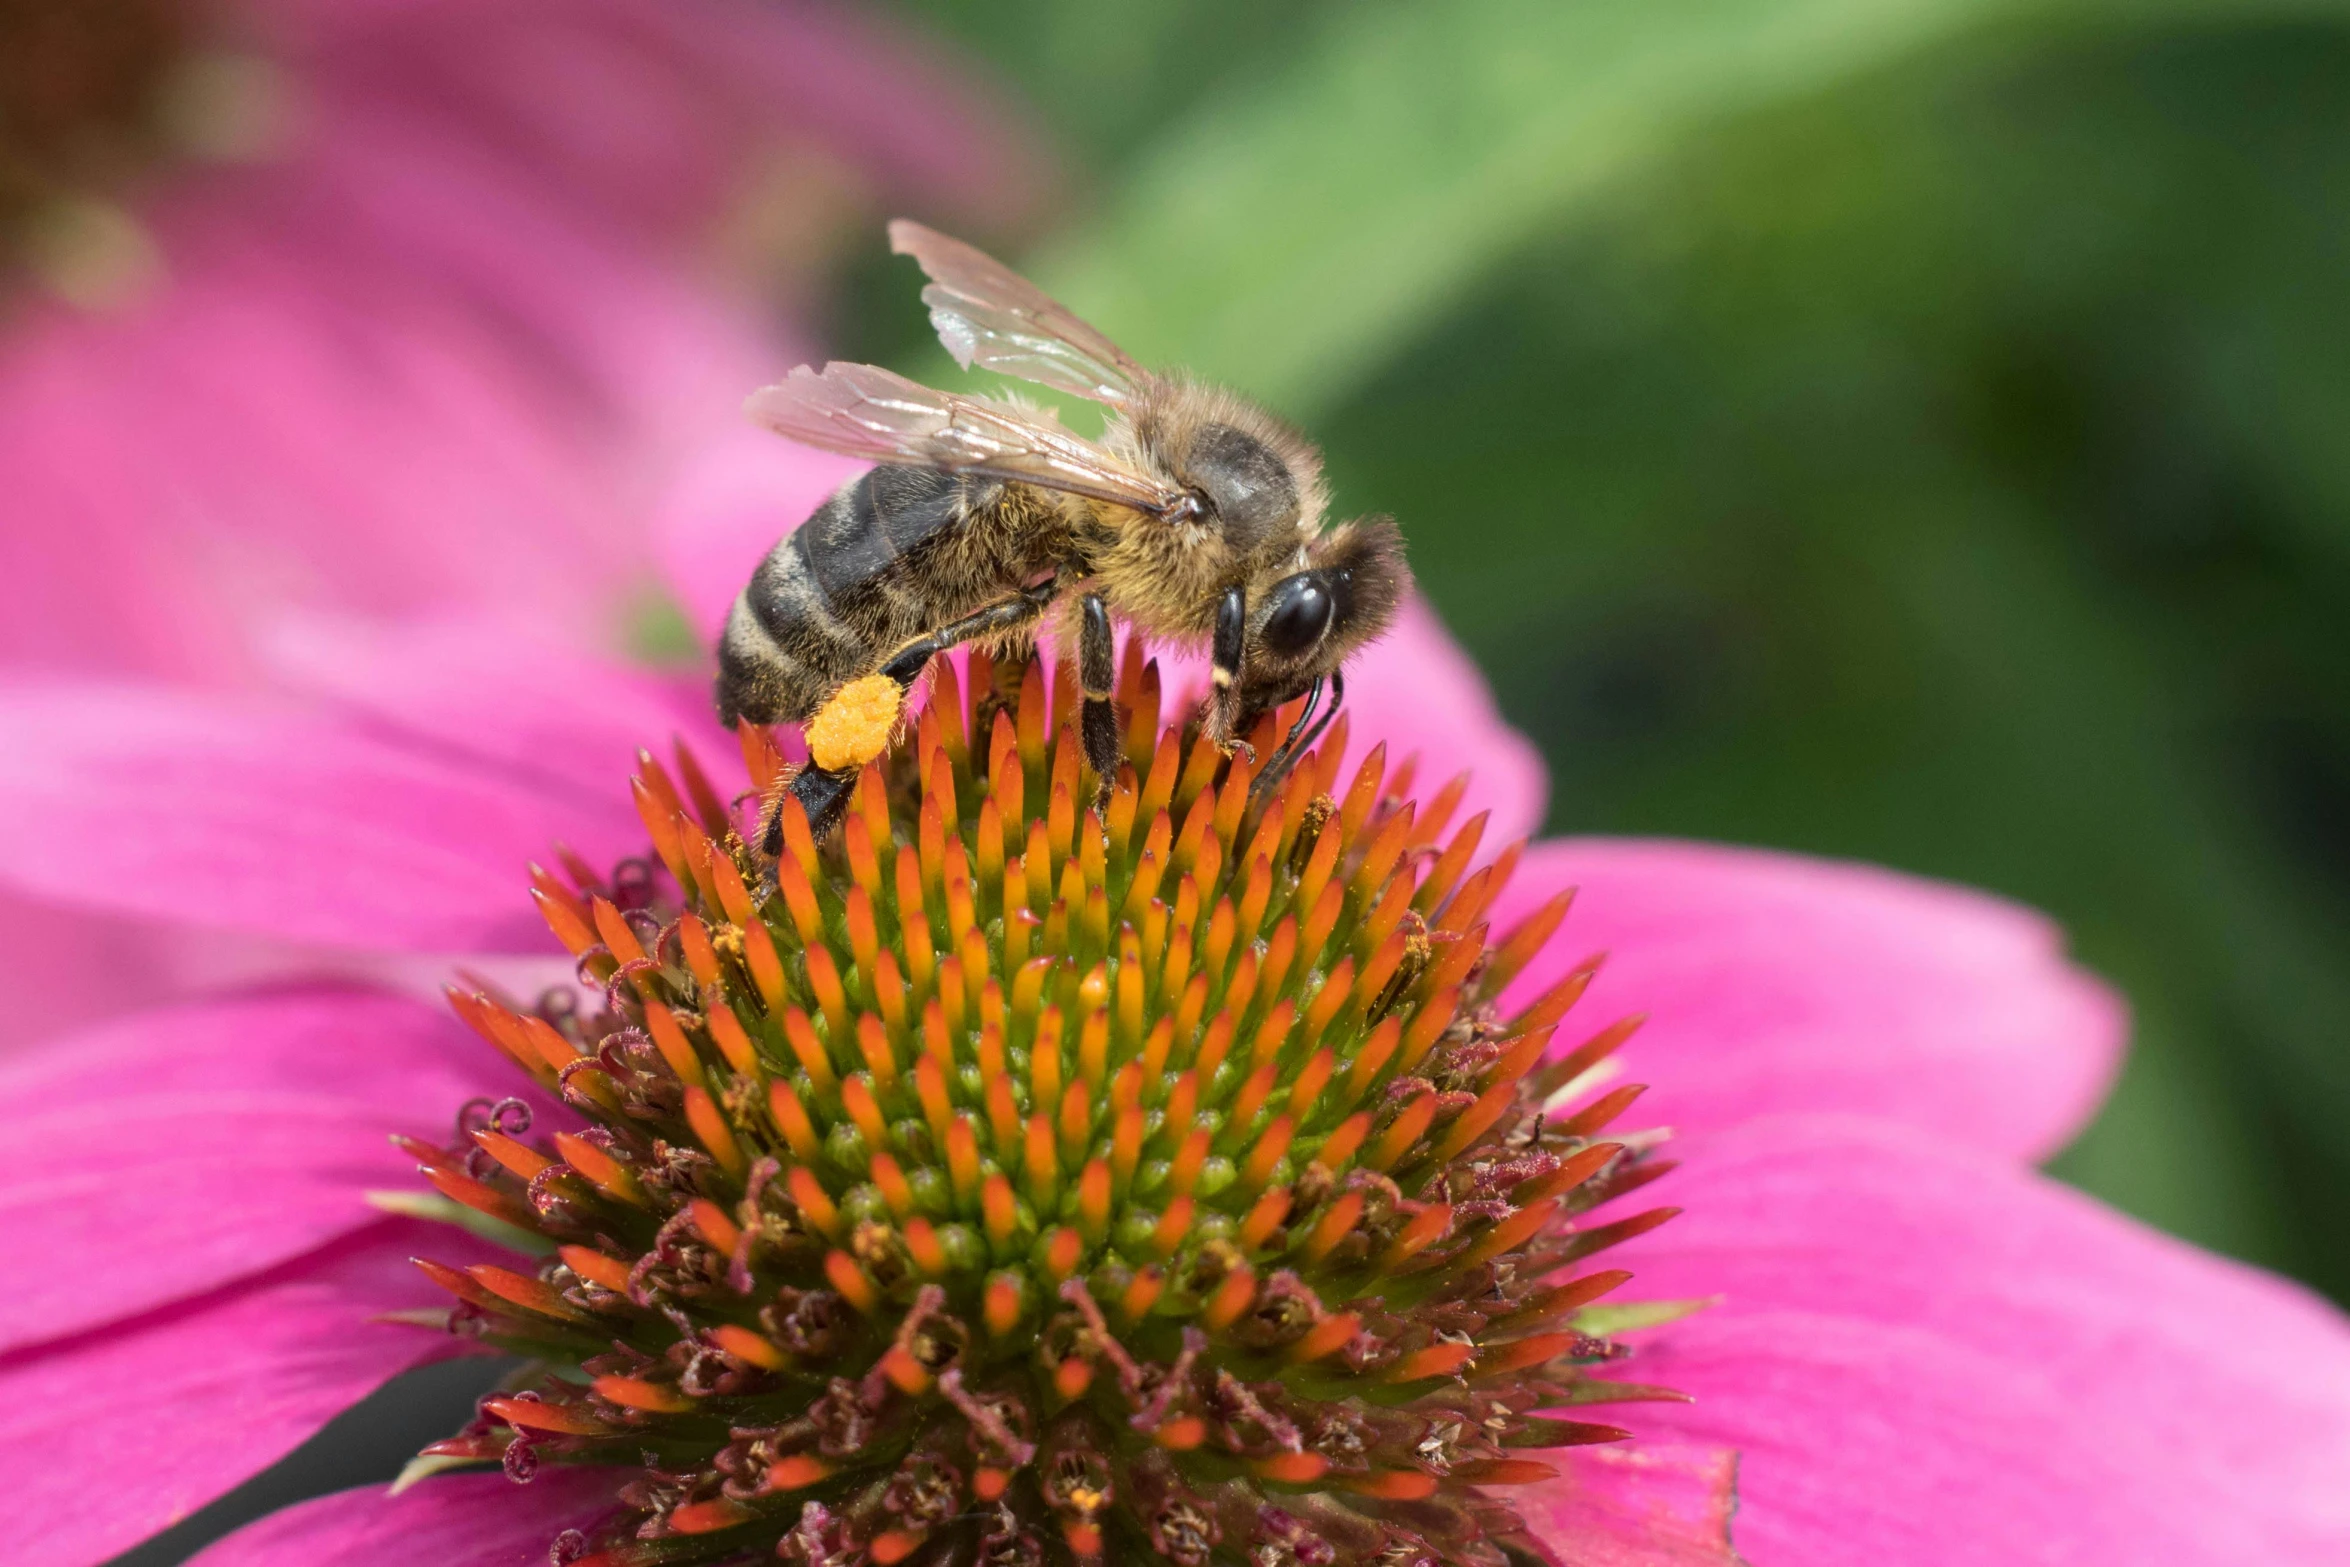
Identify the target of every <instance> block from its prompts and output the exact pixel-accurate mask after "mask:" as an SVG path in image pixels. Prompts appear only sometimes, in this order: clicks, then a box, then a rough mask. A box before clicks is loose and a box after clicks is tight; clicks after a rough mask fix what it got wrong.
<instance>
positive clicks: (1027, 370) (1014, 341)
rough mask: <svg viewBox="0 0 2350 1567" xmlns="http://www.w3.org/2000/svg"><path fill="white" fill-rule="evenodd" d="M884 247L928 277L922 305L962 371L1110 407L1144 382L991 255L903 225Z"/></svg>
mask: <svg viewBox="0 0 2350 1567" xmlns="http://www.w3.org/2000/svg"><path fill="white" fill-rule="evenodd" d="M889 243H890V248H891V249H892V250H894V251H896V252H897V253H898V254H899V255H901V256H912V257H913V258H914V259H915V260H916V261H918V262H920V263H921V264H922V270H923V271H924V272H926V273H928V274H929V276H930V286H929V287H928V288H925V289H924V290H922V302H923V303H924V304H926V305H928V306H929V307H930V323H931V325H932V326H933V327H935V328H937V330H938V340H939V341H940V342H942V343H944V344H946V348H947V352H948V353H950V354H953V355H954V356H955V362H956V363H957V364H959V365H961V366H962V367H963V368H964V369H966V370H968V369H970V368H971V367H972V365H974V364H977V365H979V366H981V367H982V368H984V369H988V370H993V371H995V372H997V373H998V374H1000V375H1010V376H1018V377H1019V378H1020V379H1021V380H1023V381H1034V382H1037V383H1038V384H1040V385H1043V386H1049V387H1053V388H1055V389H1056V390H1059V391H1063V392H1071V393H1074V394H1076V395H1077V396H1079V397H1090V398H1092V399H1093V400H1094V401H1095V402H1097V403H1108V404H1110V405H1111V406H1112V407H1122V406H1124V405H1125V403H1126V402H1127V401H1128V400H1129V399H1131V398H1132V397H1133V396H1134V394H1135V392H1136V391H1137V390H1138V389H1139V388H1140V387H1141V386H1142V384H1143V383H1144V382H1146V381H1148V380H1149V379H1150V372H1149V371H1147V370H1145V369H1143V367H1142V366H1140V365H1138V364H1136V363H1135V362H1134V361H1133V360H1132V359H1131V358H1129V357H1127V354H1126V351H1125V350H1124V349H1122V348H1120V347H1119V346H1118V345H1117V344H1115V343H1113V342H1111V341H1110V340H1109V339H1108V338H1106V337H1104V336H1102V334H1101V333H1100V332H1098V331H1096V330H1094V328H1092V327H1091V326H1088V325H1087V324H1086V323H1085V322H1084V321H1082V320H1080V319H1079V318H1078V317H1077V316H1076V315H1074V314H1072V313H1071V312H1070V310H1069V309H1068V307H1067V306H1065V305H1063V304H1062V303H1061V302H1060V301H1059V300H1057V299H1055V298H1053V297H1052V296H1051V295H1050V294H1047V293H1046V292H1045V291H1044V290H1043V289H1041V288H1038V287H1037V286H1036V285H1035V284H1034V283H1031V282H1029V281H1028V280H1027V279H1026V278H1024V277H1022V276H1020V274H1019V273H1017V272H1014V271H1013V270H1012V269H1011V268H1010V267H1007V266H1005V265H1004V264H1003V263H1002V262H1000V261H998V260H996V259H995V258H994V257H993V256H990V255H988V254H986V253H985V252H983V251H979V250H975V249H973V248H972V247H971V246H969V245H966V244H964V243H963V242H962V241H961V240H959V239H953V238H950V237H949V236H947V235H945V234H941V233H939V232H938V231H937V230H936V229H926V228H924V227H923V226H922V225H921V224H919V223H911V222H908V221H907V220H906V219H904V218H899V219H898V220H897V221H896V222H894V223H892V224H890V226H889Z"/></svg>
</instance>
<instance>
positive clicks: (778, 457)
mask: <svg viewBox="0 0 2350 1567" xmlns="http://www.w3.org/2000/svg"><path fill="white" fill-rule="evenodd" d="M867 466H868V465H867V464H865V463H861V462H852V461H850V460H849V459H848V458H846V457H835V456H833V455H832V454H831V453H829V452H819V451H812V450H810V449H809V448H807V447H804V446H795V445H793V444H792V443H791V442H789V441H786V440H783V439H781V438H780V437H778V436H775V435H773V434H771V433H769V432H768V431H766V430H762V429H759V428H757V427H755V426H754V425H752V424H751V422H750V420H749V419H747V418H745V417H744V416H743V415H742V414H741V413H740V412H739V411H738V412H737V413H736V415H735V417H734V419H733V421H732V423H730V424H729V425H727V426H726V427H725V433H724V434H722V435H719V436H717V437H715V438H714V439H713V440H712V441H711V442H710V443H709V444H708V445H707V446H705V447H704V448H703V449H702V450H701V451H699V452H697V453H696V454H695V455H694V457H693V459H692V461H691V462H689V463H687V464H686V465H685V466H684V467H683V468H682V469H681V470H680V472H679V474H678V476H677V480H676V484H675V487H674V488H673V489H672V490H671V492H670V493H669V494H667V495H665V496H663V497H662V500H661V506H660V512H659V515H658V518H657V520H656V523H655V533H654V546H655V548H656V550H658V552H659V555H660V560H661V569H662V571H663V573H664V575H665V576H666V578H667V580H668V583H669V588H670V591H671V592H673V593H675V594H676V595H677V598H678V602H679V603H681V604H682V605H684V606H685V612H686V619H687V621H688V623H690V624H691V625H692V627H693V632H694V635H695V636H696V637H698V638H700V639H701V641H702V644H703V645H704V646H714V645H715V644H716V642H717V640H718V633H719V630H720V629H721V628H722V627H723V626H724V625H725V624H726V612H727V611H728V610H729V609H731V608H732V607H733V605H734V599H735V595H736V594H738V593H740V592H742V590H743V584H744V583H746V582H748V581H750V580H751V573H752V571H753V570H755V569H756V568H757V566H758V564H759V562H760V561H762V560H764V559H765V558H766V557H767V552H768V551H769V550H772V549H773V548H775V541H776V540H778V539H780V538H782V537H783V536H784V535H785V534H787V533H790V532H791V531H792V530H794V529H795V528H797V527H799V525H800V524H801V523H803V522H805V521H807V520H808V516H809V514H810V513H811V512H813V511H815V509H816V508H817V507H819V506H821V505H823V504H824V501H825V499H826V497H828V496H830V495H831V494H832V492H833V491H834V490H837V489H839V488H840V487H841V486H842V485H844V484H846V483H848V482H849V481H850V480H851V479H854V478H855V477H857V475H859V474H861V473H863V472H864V471H865V469H866V467H867Z"/></svg>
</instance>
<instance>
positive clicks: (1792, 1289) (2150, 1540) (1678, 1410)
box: [1617, 1118, 2350, 1567]
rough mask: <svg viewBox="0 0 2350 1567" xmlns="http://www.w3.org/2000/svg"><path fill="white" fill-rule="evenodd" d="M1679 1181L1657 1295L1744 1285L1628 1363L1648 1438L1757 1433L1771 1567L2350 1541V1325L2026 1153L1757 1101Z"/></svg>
mask: <svg viewBox="0 0 2350 1567" xmlns="http://www.w3.org/2000/svg"><path fill="white" fill-rule="evenodd" d="M1685 1152H1686V1153H1687V1155H1688V1163H1687V1165H1686V1166H1685V1167H1684V1168H1683V1169H1682V1170H1681V1171H1680V1172H1679V1173H1677V1174H1676V1175H1674V1176H1673V1177H1671V1178H1670V1179H1669V1180H1667V1181H1666V1182H1664V1183H1662V1185H1661V1186H1660V1187H1658V1188H1656V1189H1655V1190H1657V1191H1658V1192H1659V1193H1660V1194H1661V1195H1663V1196H1665V1197H1666V1198H1668V1200H1670V1201H1673V1202H1677V1203H1680V1204H1683V1205H1685V1207H1686V1208H1687V1212H1686V1213H1685V1214H1684V1215H1683V1216H1682V1217H1681V1218H1679V1219H1677V1220H1675V1221H1674V1222H1673V1223H1671V1224H1668V1225H1666V1226H1665V1227H1664V1228H1663V1229H1662V1230H1659V1231H1657V1232H1656V1233H1655V1234H1654V1235H1653V1236H1650V1237H1647V1238H1644V1239H1643V1240H1642V1241H1639V1242H1636V1243H1635V1244H1634V1245H1633V1246H1632V1247H1630V1248H1627V1252H1626V1254H1625V1256H1624V1262H1625V1265H1626V1266H1628V1267H1630V1268H1632V1269H1633V1270H1634V1271H1635V1273H1636V1275H1637V1278H1636V1282H1635V1283H1634V1284H1633V1285H1632V1286H1630V1287H1629V1288H1627V1290H1626V1291H1625V1294H1626V1296H1627V1297H1629V1296H1631V1295H1632V1294H1634V1293H1635V1292H1637V1293H1638V1294H1639V1295H1641V1296H1643V1297H1647V1298H1659V1299H1680V1298H1687V1297H1698V1296H1707V1295H1715V1294H1719V1295H1721V1296H1723V1297H1725V1300H1724V1303H1723V1304H1722V1305H1720V1306H1717V1307H1715V1308H1713V1309H1712V1310H1709V1311H1706V1312H1703V1313H1701V1314H1699V1315H1698V1316H1696V1317H1693V1318H1690V1319H1687V1320H1685V1321H1683V1322H1680V1323H1676V1324H1674V1325H1673V1326H1671V1327H1669V1328H1664V1329H1660V1330H1657V1332H1656V1333H1655V1335H1654V1342H1653V1345H1652V1347H1650V1348H1649V1349H1648V1351H1647V1353H1646V1354H1645V1355H1643V1356H1642V1357H1640V1358H1638V1359H1636V1360H1634V1361H1633V1362H1632V1363H1631V1364H1630V1365H1629V1366H1628V1367H1626V1368H1625V1370H1624V1372H1623V1374H1624V1375H1628V1376H1632V1377H1635V1378H1637V1379H1639V1380H1643V1381H1654V1382H1660V1383H1663V1384H1665V1385H1668V1386H1672V1387H1677V1388H1680V1389H1682V1390H1684V1391H1686V1392H1688V1393H1691V1394H1693V1395H1695V1397H1696V1400H1697V1401H1696V1403H1694V1404H1693V1405H1688V1406H1665V1405H1627V1406H1620V1407H1619V1409H1618V1410H1617V1414H1619V1415H1620V1416H1621V1417H1622V1418H1621V1419H1620V1421H1619V1423H1621V1424H1625V1425H1629V1426H1633V1427H1634V1428H1635V1429H1636V1430H1638V1431H1639V1432H1641V1433H1642V1436H1643V1438H1644V1439H1662V1440H1665V1441H1669V1442H1694V1443H1698V1444H1702V1445H1706V1446H1716V1447H1729V1448H1735V1449H1737V1450H1739V1452H1740V1453H1741V1454H1742V1459H1741V1470H1740V1478H1739V1493H1740V1508H1739V1513H1738V1519H1737V1524H1736V1531H1735V1532H1736V1537H1737V1543H1738V1546H1739V1548H1740V1550H1742V1551H1743V1552H1745V1553H1746V1555H1747V1556H1748V1557H1749V1558H1751V1559H1752V1560H1754V1561H1756V1562H1805V1563H1812V1564H1817V1567H1847V1564H1849V1567H1862V1564H1866V1567H1884V1564H1886V1563H1901V1564H1903V1567H1936V1564H1940V1563H1949V1564H1951V1567H1960V1564H1967V1567H1974V1564H1980V1563H1984V1562H2052V1563H2053V1562H2064V1563H2071V1562H2082V1563H2089V1562H2161V1563H2164V1564H2165V1567H2202V1564H2208V1567H2223V1564H2227V1567H2237V1564H2242V1563H2248V1562H2258V1563H2262V1564H2264V1567H2295V1564H2302V1563H2307V1564H2310V1567H2316V1564H2318V1563H2321V1562H2322V1563H2337V1562H2341V1561H2345V1560H2350V1486H2345V1485H2344V1484H2343V1483H2342V1480H2343V1476H2344V1475H2346V1474H2350V1321H2345V1319H2344V1317H2343V1316H2342V1314H2341V1313H2340V1312H2339V1311H2337V1310H2335V1309H2334V1308H2333V1307H2332V1306H2330V1305H2328V1304H2326V1303H2325V1302H2323V1301H2320V1300H2318V1299H2316V1298H2315V1297H2313V1296H2312V1295H2310V1294H2309V1293H2308V1292H2306V1291H2304V1290H2302V1289H2301V1288H2299V1287H2298V1286H2295V1285H2292V1284H2289V1283H2287V1282H2286V1281H2284V1280H2282V1279H2278V1278H2275V1277H2272V1276H2270V1275H2267V1274H2263V1273H2260V1272H2258V1271H2256V1270H2253V1269H2250V1268H2246V1267H2243V1266H2240V1265H2238V1264H2235V1263H2231V1262H2226V1261H2223V1260H2221V1259H2219V1258H2216V1257H2212V1256H2209V1255H2207V1254H2205V1253H2202V1252H2198V1251H2196V1250H2195V1249H2194V1248H2192V1247H2190V1246H2187V1245H2185V1244H2184V1243H2182V1242H2180V1241H2177V1240H2173V1239H2171V1238H2170V1237H2168V1236H2164V1235H2161V1234H2159V1233H2157V1232H2155V1231H2153V1230H2150V1229H2147V1228H2145V1227H2144V1226H2141V1225H2139V1224H2137V1223H2135V1222H2133V1221H2131V1220H2128V1219H2125V1218H2123V1217H2121V1216H2119V1215H2117V1214H2115V1213H2113V1212H2112V1211H2111V1210H2109V1209H2106V1208H2104V1207H2103V1206H2101V1205H2099V1204H2098V1203H2096V1202H2094V1201H2092V1200H2091V1199H2089V1198H2088V1197H2085V1196H2083V1195H2081V1194H2080V1193H2078V1192H2074V1191H2072V1190H2070V1189H2068V1188H2065V1187H2062V1186H2059V1185H2057V1184H2055V1183H2054V1182H2051V1181H2048V1180H2046V1179H2044V1178H2042V1177H2040V1176H2037V1175H2035V1174H2032V1173H2030V1172H2028V1171H2024V1170H2020V1169H2018V1168H2016V1167H2015V1166H2013V1165H2012V1164H2009V1163H2008V1162H2006V1161H2005V1160H2002V1159H1999V1158H1997V1157H1994V1156H1989V1155H1986V1154H1983V1153H1980V1152H1974V1151H1968V1150H1963V1149H1959V1148H1954V1147H1952V1146H1950V1145H1948V1144H1945V1143H1939V1142H1936V1141H1934V1140H1932V1139H1930V1138H1927V1137H1924V1136H1921V1135H1919V1134H1917V1133H1914V1132H1911V1131H1908V1130H1905V1129H1903V1128H1900V1127H1895V1126H1890V1125H1887V1124H1885V1123H1883V1122H1867V1121H1858V1120H1844V1121H1838V1120H1835V1119H1833V1118H1809V1119H1805V1118H1787V1119H1782V1120H1776V1121H1765V1122H1755V1123H1752V1124H1749V1125H1747V1126H1743V1127H1740V1128H1737V1129H1735V1130H1732V1131H1728V1132H1724V1133H1721V1134H1719V1135H1718V1136H1715V1137H1712V1138H1708V1139H1704V1140H1693V1141H1692V1142H1691V1143H1690V1144H1689V1145H1688V1146H1687V1148H1686V1150H1685Z"/></svg>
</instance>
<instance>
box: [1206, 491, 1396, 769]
mask: <svg viewBox="0 0 2350 1567" xmlns="http://www.w3.org/2000/svg"><path fill="white" fill-rule="evenodd" d="M1411 580H1412V579H1411V571H1410V569H1409V568H1408V567H1406V566H1405V565H1404V559H1403V535H1402V533H1401V532H1400V531H1399V530H1398V529H1397V528H1396V526H1395V519H1394V518H1392V517H1364V518H1361V519H1358V520H1357V521H1354V522H1347V523H1341V524H1340V525H1339V526H1337V527H1335V528H1333V529H1331V530H1330V531H1329V532H1328V533H1325V534H1323V535H1321V536H1320V537H1319V538H1316V539H1315V540H1314V541H1313V542H1312V543H1311V544H1309V545H1308V546H1307V547H1306V566H1305V569H1304V570H1302V571H1296V572H1292V573H1290V574H1289V575H1287V576H1283V577H1280V578H1277V579H1276V580H1275V581H1274V582H1273V583H1272V584H1271V585H1270V586H1269V587H1267V588H1265V589H1264V590H1263V591H1261V592H1259V593H1258V594H1256V595H1255V596H1254V602H1253V603H1252V604H1251V606H1250V613H1249V623H1248V639H1247V642H1246V644H1245V646H1244V650H1243V655H1242V659H1241V684H1240V711H1241V724H1240V726H1239V727H1241V728H1246V726H1247V725H1248V724H1251V723H1254V722H1255V721H1256V719H1257V717H1258V715H1260V714H1262V713H1264V712H1265V711H1267V710H1268V709H1270V708H1273V707H1277V706H1279V705H1280V704H1281V703H1283V702H1287V701H1289V700H1290V699H1292V698H1293V697H1296V696H1299V695H1301V694H1302V693H1303V692H1304V691H1305V689H1306V688H1307V687H1308V686H1310V685H1312V684H1313V683H1314V682H1315V681H1316V680H1320V679H1323V678H1325V677H1326V676H1328V675H1329V674H1330V672H1331V671H1332V670H1334V669H1336V668H1338V667H1339V665H1341V664H1343V663H1345V662H1346V660H1347V659H1348V658H1349V657H1351V656H1352V655H1353V654H1354V652H1355V650H1356V649H1358V648H1360V647H1362V646H1363V645H1364V644H1365V643H1367V642H1369V641H1371V640H1372V639H1373V638H1375V637H1377V636H1378V635H1379V634H1380V633H1381V632H1383V631H1385V630H1386V629H1387V627H1388V625H1389V623H1390V622H1391V621H1393V620H1394V618H1395V611H1396V606H1397V605H1398V604H1400V603H1401V602H1402V601H1403V595H1404V592H1405V590H1406V589H1408V588H1409V587H1410V586H1411Z"/></svg>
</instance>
